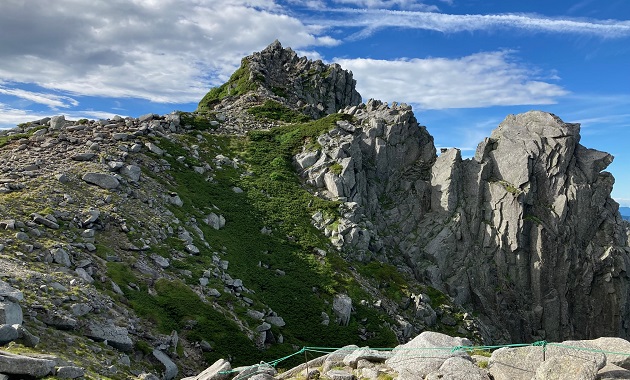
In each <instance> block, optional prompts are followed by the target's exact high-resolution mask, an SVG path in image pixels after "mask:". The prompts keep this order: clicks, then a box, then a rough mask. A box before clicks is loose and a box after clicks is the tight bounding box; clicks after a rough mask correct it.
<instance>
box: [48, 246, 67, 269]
mask: <svg viewBox="0 0 630 380" xmlns="http://www.w3.org/2000/svg"><path fill="white" fill-rule="evenodd" d="M50 253H51V254H52V257H53V261H54V262H55V263H57V264H61V265H63V266H65V267H67V268H69V267H70V266H71V265H72V261H70V255H69V254H68V252H66V250H64V249H63V248H54V249H52V250H51V251H50Z"/></svg>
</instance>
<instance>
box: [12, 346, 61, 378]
mask: <svg viewBox="0 0 630 380" xmlns="http://www.w3.org/2000/svg"><path fill="white" fill-rule="evenodd" d="M54 369H55V361H54V360H50V359H40V358H34V357H30V356H23V355H16V354H12V353H9V352H6V351H0V373H3V374H7V375H22V376H33V377H38V378H39V377H44V376H47V375H49V374H52V373H53V371H54Z"/></svg>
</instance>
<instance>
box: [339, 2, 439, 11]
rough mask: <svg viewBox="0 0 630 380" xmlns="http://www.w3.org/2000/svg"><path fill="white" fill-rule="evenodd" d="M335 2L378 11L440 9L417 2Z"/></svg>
mask: <svg viewBox="0 0 630 380" xmlns="http://www.w3.org/2000/svg"><path fill="white" fill-rule="evenodd" d="M333 2H334V3H337V4H344V5H345V4H347V5H354V6H356V7H364V8H376V9H389V8H400V9H407V10H421V11H428V12H431V11H438V10H439V8H438V7H436V6H435V5H427V4H423V3H421V2H418V1H415V0H333Z"/></svg>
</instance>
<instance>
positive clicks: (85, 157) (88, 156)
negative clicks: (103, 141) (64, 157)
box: [70, 152, 96, 161]
mask: <svg viewBox="0 0 630 380" xmlns="http://www.w3.org/2000/svg"><path fill="white" fill-rule="evenodd" d="M95 156H96V154H95V153H90V152H88V153H79V154H75V155H74V156H72V157H70V158H71V159H72V160H74V161H91V160H92V159H93V158H94V157H95Z"/></svg>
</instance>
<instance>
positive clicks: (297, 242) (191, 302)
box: [112, 115, 396, 365]
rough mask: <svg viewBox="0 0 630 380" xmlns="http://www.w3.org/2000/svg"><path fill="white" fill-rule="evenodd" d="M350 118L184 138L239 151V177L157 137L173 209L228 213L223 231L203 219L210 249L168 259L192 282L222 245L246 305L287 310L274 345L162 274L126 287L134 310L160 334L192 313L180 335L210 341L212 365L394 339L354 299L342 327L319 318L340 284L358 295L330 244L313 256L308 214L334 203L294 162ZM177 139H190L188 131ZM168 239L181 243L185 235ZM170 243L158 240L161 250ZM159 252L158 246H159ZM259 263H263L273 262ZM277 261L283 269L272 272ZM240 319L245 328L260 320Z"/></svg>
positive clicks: (318, 243)
mask: <svg viewBox="0 0 630 380" xmlns="http://www.w3.org/2000/svg"><path fill="white" fill-rule="evenodd" d="M347 117H348V116H344V115H331V116H329V117H328V118H325V119H321V120H318V121H313V122H309V123H303V124H291V125H287V126H283V127H277V128H274V129H272V130H270V131H255V132H250V133H249V135H248V137H247V138H245V139H243V138H238V137H225V136H216V135H211V134H204V135H203V139H202V140H198V139H194V140H189V141H186V142H187V143H189V144H190V143H195V144H198V145H199V146H200V148H199V149H200V152H203V154H204V155H205V157H204V158H205V161H207V162H209V161H211V159H212V158H213V157H214V156H215V155H217V154H219V153H220V154H223V155H225V156H228V157H235V156H237V155H239V156H241V158H242V159H244V160H245V162H246V163H247V170H249V171H250V175H242V174H243V172H244V170H243V168H239V169H234V168H231V167H224V168H223V169H221V170H215V171H214V173H215V181H213V182H209V181H206V178H205V176H204V175H201V174H198V173H196V172H194V171H192V170H191V169H190V166H191V165H195V164H198V162H196V161H195V160H194V159H193V158H191V157H190V155H189V153H188V152H187V151H185V150H183V149H182V148H181V145H180V144H177V143H173V142H170V141H168V140H165V139H164V140H161V141H159V145H160V146H161V147H162V148H164V149H166V151H168V152H169V154H170V156H171V157H170V158H167V160H168V161H169V163H170V164H171V166H172V170H171V171H170V172H169V174H170V175H171V176H172V181H169V182H171V185H170V186H169V187H170V189H171V190H172V191H175V192H177V194H178V195H179V196H180V197H181V198H182V200H183V201H184V206H183V207H182V208H177V207H172V208H171V211H173V213H174V214H175V215H176V216H177V217H178V218H179V219H180V220H188V219H189V218H190V217H191V216H194V217H195V218H196V219H197V220H198V221H200V220H202V219H203V217H204V216H205V215H207V214H208V213H209V212H210V211H212V210H213V207H214V206H216V207H218V209H219V210H220V211H217V212H220V213H221V214H222V215H224V216H225V218H226V220H227V223H226V226H225V228H224V229H221V230H219V231H216V230H214V229H212V228H210V227H208V226H206V225H205V224H203V223H200V226H201V228H202V230H203V232H204V236H205V238H206V241H208V242H210V244H211V247H210V248H206V247H203V245H202V244H197V246H198V247H199V248H200V249H201V254H200V255H199V256H190V257H187V258H186V259H184V260H182V261H179V262H177V261H173V270H180V269H187V270H190V271H192V272H193V276H192V277H191V278H190V279H189V282H190V285H193V284H194V283H196V281H197V279H198V278H199V277H200V276H201V274H202V273H203V271H204V270H205V269H207V268H209V267H211V262H212V253H213V252H218V253H219V254H220V255H221V259H223V260H228V261H229V262H230V266H229V269H228V272H229V273H230V275H231V276H232V277H233V278H240V279H242V280H243V282H244V285H245V286H246V287H247V288H249V289H251V290H253V291H254V292H255V293H254V294H246V296H247V297H249V298H252V299H253V300H254V301H255V302H256V303H255V304H254V306H253V307H252V308H253V309H256V310H261V309H262V308H263V303H264V304H265V305H268V306H269V307H271V308H272V309H273V310H274V311H275V312H277V313H278V315H280V316H282V317H283V318H284V320H285V321H286V323H287V325H286V326H285V327H283V328H281V329H278V328H275V327H274V328H273V331H274V333H275V334H276V336H277V335H278V334H282V335H283V337H284V340H285V343H284V344H277V345H273V346H271V347H270V348H269V349H268V350H265V351H259V350H257V349H255V348H254V346H253V344H252V343H251V342H250V341H246V340H243V339H245V338H244V335H243V334H239V333H238V329H239V328H238V327H237V326H236V324H235V323H233V322H231V321H229V319H230V318H231V317H230V316H229V315H228V316H227V317H224V316H223V315H221V314H220V313H218V312H216V311H214V310H212V308H211V307H210V305H209V304H203V303H199V302H195V300H196V299H197V296H196V295H195V294H194V293H192V291H190V290H187V289H188V288H186V287H183V286H181V285H179V284H177V283H173V282H171V283H168V282H167V281H166V280H161V281H158V284H157V285H156V286H155V289H156V291H157V292H158V295H157V296H150V295H148V293H147V292H146V291H144V289H143V290H142V291H139V292H135V291H131V290H125V291H126V292H127V293H128V294H127V296H128V297H129V299H130V300H131V304H132V306H133V307H134V308H135V309H136V311H137V312H138V313H139V314H140V315H143V316H144V317H146V318H149V319H151V320H154V321H155V322H156V323H157V325H158V326H159V327H160V329H161V330H162V332H164V333H169V332H170V331H171V329H175V330H177V331H180V334H181V333H182V332H181V330H182V328H183V326H185V325H186V323H187V321H189V320H191V319H192V320H196V321H197V326H198V328H195V329H194V330H193V331H191V332H183V334H186V335H187V336H188V338H189V339H191V340H201V339H205V340H207V341H209V342H211V343H213V346H214V347H215V351H214V352H212V353H208V354H206V359H207V360H208V362H209V363H210V362H212V361H214V360H216V359H218V358H220V357H231V358H232V361H233V364H235V365H243V364H252V363H256V362H259V361H260V360H270V359H274V358H277V357H278V356H283V355H285V354H288V353H292V352H293V351H294V349H295V348H294V347H295V346H303V345H317V346H331V347H335V346H343V345H347V344H351V343H355V344H366V343H367V344H369V345H371V346H392V345H394V344H395V343H396V340H395V337H394V335H393V333H391V331H389V330H386V329H384V328H382V327H381V325H382V322H383V320H384V318H383V317H382V316H380V315H378V314H377V313H376V312H375V311H373V310H372V309H370V308H367V307H364V306H361V305H355V307H356V309H357V312H356V315H355V316H354V317H353V318H352V321H351V323H350V325H349V326H347V327H341V326H338V325H336V324H335V323H334V322H333V323H331V324H330V325H329V326H322V325H321V323H320V322H321V315H320V314H321V312H322V311H326V312H327V313H328V314H329V315H330V316H331V317H333V315H332V310H331V305H332V297H333V295H334V294H336V293H337V292H349V293H350V294H351V295H353V296H354V297H360V296H364V294H363V293H362V292H361V290H360V289H359V288H358V286H357V285H356V283H355V282H354V281H353V280H352V279H351V277H350V276H349V274H348V271H347V269H346V268H345V264H346V263H345V262H344V261H343V260H342V259H341V258H340V257H339V256H338V254H337V253H336V252H334V251H331V250H328V252H329V254H328V256H327V257H326V258H321V257H318V256H316V255H314V254H313V249H314V248H316V247H317V248H321V249H327V248H328V241H327V240H326V238H325V237H324V236H323V235H322V234H321V233H320V232H319V231H317V230H316V229H315V228H314V227H313V226H312V225H311V223H310V215H312V214H313V213H314V212H315V211H318V210H323V211H325V212H326V213H327V214H329V215H330V214H334V213H335V212H336V209H337V206H338V204H337V203H336V202H330V201H325V200H322V199H319V198H316V197H314V196H312V195H311V194H310V193H309V192H307V191H306V190H305V189H303V188H302V187H301V184H300V182H299V179H298V178H297V176H296V174H295V172H294V170H293V168H292V164H291V157H292V155H293V154H294V153H296V152H297V150H298V149H299V148H300V147H301V146H302V144H304V143H308V142H310V141H312V140H314V139H315V138H316V137H317V136H319V135H320V134H321V133H322V132H324V131H327V130H329V129H331V128H332V127H333V126H334V123H335V122H336V121H337V120H339V119H341V118H347ZM182 138H183V139H184V140H188V139H192V137H191V136H182ZM178 156H184V157H187V158H186V160H185V161H184V162H183V163H181V162H178V161H177V160H176V159H175V157H178ZM185 165H188V166H189V167H186V166H185ZM156 178H157V179H159V177H156ZM164 184H165V185H167V183H166V182H164ZM234 186H238V187H241V188H242V189H243V190H245V191H244V192H243V193H235V192H234V191H232V187H234ZM263 227H267V228H271V229H272V230H273V232H272V233H271V234H269V235H267V234H263V233H261V232H260V231H261V229H262V228H263ZM171 244H173V245H175V247H177V244H181V243H178V242H176V241H175V242H171ZM170 248H172V247H162V249H164V250H168V249H170ZM156 250H158V251H159V250H160V248H159V247H156ZM259 263H263V264H266V265H267V266H269V269H267V268H265V267H261V266H259ZM114 266H115V265H114ZM112 269H113V271H112V272H113V273H119V275H118V276H122V277H121V278H119V279H118V281H117V282H120V283H128V282H129V281H132V282H133V280H134V279H133V277H131V278H126V277H128V276H133V274H132V273H125V270H124V269H123V268H112ZM276 269H280V270H281V271H283V272H285V273H286V275H284V276H282V275H278V274H277V273H276V271H275V270H276ZM213 281H214V282H211V284H210V285H209V286H214V287H216V288H218V289H220V290H221V289H222V285H221V284H220V283H219V282H218V280H213ZM356 301H358V300H357V299H356V298H355V302H356ZM217 303H218V304H219V305H221V306H222V307H223V308H225V309H226V310H233V311H234V312H235V313H237V314H238V315H240V316H243V315H244V314H245V311H246V307H245V305H244V304H242V301H239V300H238V299H236V298H235V297H233V296H230V295H223V296H222V297H220V298H219V299H218V300H217ZM245 320H246V321H247V322H248V323H249V327H250V328H254V327H256V325H257V324H258V323H259V322H257V321H253V320H247V318H246V319H245ZM359 321H362V322H359ZM361 323H362V325H360V324H361ZM362 326H363V327H367V329H368V330H369V331H372V332H374V333H375V337H374V338H373V339H371V340H370V341H368V342H363V341H360V340H359V339H358V333H357V331H358V329H359V328H360V327H362ZM239 336H241V337H243V338H242V339H241V338H239Z"/></svg>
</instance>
